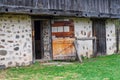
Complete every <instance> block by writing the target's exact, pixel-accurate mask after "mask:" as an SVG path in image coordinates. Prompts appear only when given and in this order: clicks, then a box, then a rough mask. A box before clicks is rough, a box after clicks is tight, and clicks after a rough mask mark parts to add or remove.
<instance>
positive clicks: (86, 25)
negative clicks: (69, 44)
mask: <svg viewBox="0 0 120 80" xmlns="http://www.w3.org/2000/svg"><path fill="white" fill-rule="evenodd" d="M74 26H75V37H77V38H90V37H92V21H91V20H89V19H74ZM78 44H79V50H80V54H81V55H83V56H87V57H90V56H91V55H92V54H93V43H92V40H79V41H78Z"/></svg>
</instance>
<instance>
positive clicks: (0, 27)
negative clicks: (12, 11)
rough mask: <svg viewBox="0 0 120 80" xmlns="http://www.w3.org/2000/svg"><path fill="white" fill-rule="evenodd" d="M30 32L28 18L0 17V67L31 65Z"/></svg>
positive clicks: (22, 16)
mask: <svg viewBox="0 0 120 80" xmlns="http://www.w3.org/2000/svg"><path fill="white" fill-rule="evenodd" d="M31 32H32V29H31V18H30V17H29V16H27V15H0V67H12V66H25V65H29V64H31V62H32V36H31V35H32V34H31Z"/></svg>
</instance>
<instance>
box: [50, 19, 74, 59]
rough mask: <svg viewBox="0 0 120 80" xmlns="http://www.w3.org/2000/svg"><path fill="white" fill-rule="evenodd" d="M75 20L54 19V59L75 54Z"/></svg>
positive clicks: (70, 56) (66, 57)
mask: <svg viewBox="0 0 120 80" xmlns="http://www.w3.org/2000/svg"><path fill="white" fill-rule="evenodd" d="M73 41H74V25H73V21H72V20H70V21H54V23H53V24H52V43H53V44H52V45H53V60H65V59H70V58H72V57H73V56H75V49H74V44H73Z"/></svg>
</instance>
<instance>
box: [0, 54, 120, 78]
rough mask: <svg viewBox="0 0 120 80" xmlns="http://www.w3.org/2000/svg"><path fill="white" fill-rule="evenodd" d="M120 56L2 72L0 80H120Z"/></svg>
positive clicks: (11, 69)
mask: <svg viewBox="0 0 120 80" xmlns="http://www.w3.org/2000/svg"><path fill="white" fill-rule="evenodd" d="M119 75H120V55H119V54H117V55H111V56H103V57H97V58H91V59H86V60H84V62H83V63H81V64H80V63H78V62H73V64H68V65H62V66H57V65H49V66H48V65H41V64H40V63H38V62H36V63H35V64H34V65H31V66H28V67H17V68H9V69H5V70H0V80H120V76H119Z"/></svg>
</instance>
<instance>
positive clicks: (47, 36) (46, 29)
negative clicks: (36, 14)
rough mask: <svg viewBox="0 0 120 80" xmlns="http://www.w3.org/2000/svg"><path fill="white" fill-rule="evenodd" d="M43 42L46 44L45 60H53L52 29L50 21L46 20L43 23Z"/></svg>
mask: <svg viewBox="0 0 120 80" xmlns="http://www.w3.org/2000/svg"><path fill="white" fill-rule="evenodd" d="M42 33H43V42H44V59H45V60H51V52H52V48H51V29H50V21H49V20H45V21H44V22H43V32H42Z"/></svg>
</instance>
